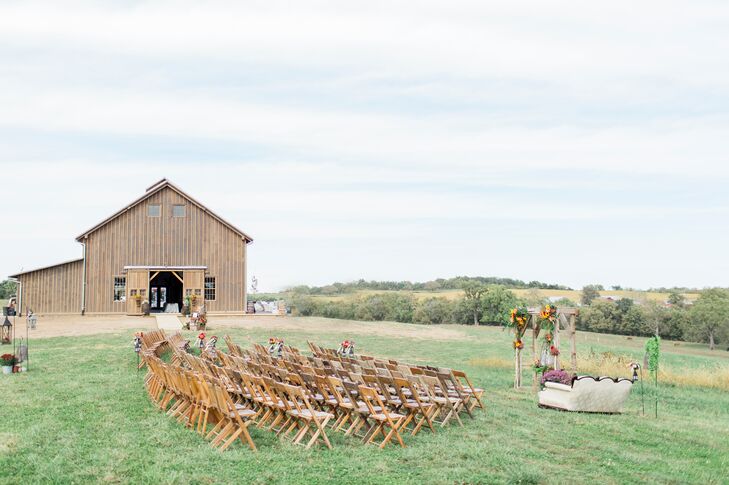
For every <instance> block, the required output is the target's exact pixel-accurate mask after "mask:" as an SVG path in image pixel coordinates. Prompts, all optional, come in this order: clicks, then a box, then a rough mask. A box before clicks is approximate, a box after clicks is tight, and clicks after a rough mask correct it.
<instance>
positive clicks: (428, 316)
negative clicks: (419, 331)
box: [413, 298, 453, 325]
mask: <svg viewBox="0 0 729 485" xmlns="http://www.w3.org/2000/svg"><path fill="white" fill-rule="evenodd" d="M452 314H453V311H452V308H451V304H450V302H449V301H448V300H446V299H445V298H427V299H425V300H422V301H419V302H418V304H417V306H416V307H415V311H414V312H413V323H420V324H426V325H436V324H439V323H446V322H447V321H448V320H449V319H450V318H451V316H452Z"/></svg>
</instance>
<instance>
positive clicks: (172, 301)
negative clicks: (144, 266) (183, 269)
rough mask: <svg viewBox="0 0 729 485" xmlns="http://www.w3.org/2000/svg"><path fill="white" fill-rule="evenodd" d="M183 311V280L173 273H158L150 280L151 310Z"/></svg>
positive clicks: (159, 311)
mask: <svg viewBox="0 0 729 485" xmlns="http://www.w3.org/2000/svg"><path fill="white" fill-rule="evenodd" d="M181 309H182V278H181V277H180V276H179V274H178V273H176V272H173V271H158V272H156V273H153V276H152V278H151V279H150V280H149V310H150V312H152V313H162V312H168V313H169V312H172V313H179V312H180V310H181Z"/></svg>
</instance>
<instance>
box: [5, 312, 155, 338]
mask: <svg viewBox="0 0 729 485" xmlns="http://www.w3.org/2000/svg"><path fill="white" fill-rule="evenodd" d="M15 325H16V327H15V335H16V337H25V317H17V318H16V321H15ZM155 328H157V321H156V320H155V319H154V317H130V316H126V315H103V316H94V315H84V316H81V315H58V316H55V315H54V316H50V315H48V316H46V315H38V324H37V326H36V328H35V329H31V330H29V333H30V338H46V337H77V336H80V335H94V334H97V333H118V332H133V331H135V330H150V329H155Z"/></svg>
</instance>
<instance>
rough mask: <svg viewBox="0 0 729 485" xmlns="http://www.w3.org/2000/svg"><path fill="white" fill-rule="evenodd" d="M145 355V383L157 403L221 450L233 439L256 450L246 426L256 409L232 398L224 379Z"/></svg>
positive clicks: (253, 416)
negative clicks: (147, 369)
mask: <svg viewBox="0 0 729 485" xmlns="http://www.w3.org/2000/svg"><path fill="white" fill-rule="evenodd" d="M145 359H146V360H147V366H148V368H149V373H148V376H150V378H149V379H148V380H146V381H145V387H146V388H147V391H148V393H149V396H150V398H151V399H152V401H153V402H155V404H156V405H157V407H159V408H160V409H161V410H163V411H165V412H166V413H167V414H168V415H169V416H171V417H174V418H176V419H177V421H178V422H180V423H184V424H185V425H186V426H187V427H189V428H194V429H195V430H196V431H197V433H199V434H200V435H202V436H204V437H205V438H207V439H209V440H210V444H211V446H213V447H215V448H218V449H220V450H221V451H224V450H226V449H227V448H228V447H230V446H231V445H232V444H233V443H234V442H235V441H236V440H237V439H240V440H241V441H242V442H243V443H244V444H246V445H247V446H249V447H250V448H251V449H252V450H254V451H255V450H256V445H255V443H254V442H253V439H252V438H251V436H250V434H249V432H248V426H249V424H251V423H252V422H253V420H254V419H255V417H256V416H257V414H258V413H257V412H256V411H255V410H253V409H251V408H249V407H246V406H244V405H241V404H240V403H237V402H235V401H234V400H233V399H232V397H231V395H230V393H229V392H228V390H227V388H226V386H225V383H224V382H222V381H221V380H220V379H217V378H215V377H214V376H212V375H210V374H201V373H199V372H193V371H192V370H188V369H185V368H183V367H180V366H175V365H171V364H166V363H164V362H162V360H160V359H159V358H158V357H156V356H155V355H154V353H153V352H149V353H147V354H146V355H145ZM210 426H212V429H209V427H210Z"/></svg>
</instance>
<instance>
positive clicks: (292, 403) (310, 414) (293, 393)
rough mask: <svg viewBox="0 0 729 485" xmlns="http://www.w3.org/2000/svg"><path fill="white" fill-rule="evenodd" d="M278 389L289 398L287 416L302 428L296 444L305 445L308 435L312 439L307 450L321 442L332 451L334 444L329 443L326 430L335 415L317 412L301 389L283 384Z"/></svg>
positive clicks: (307, 444)
mask: <svg viewBox="0 0 729 485" xmlns="http://www.w3.org/2000/svg"><path fill="white" fill-rule="evenodd" d="M278 387H279V388H280V389H281V390H282V391H283V393H284V394H285V396H286V397H287V398H288V400H287V402H286V404H287V408H288V409H287V410H286V414H288V415H289V416H291V417H292V418H293V419H294V420H295V421H296V424H298V425H299V426H300V430H299V432H298V433H297V434H296V435H295V436H294V444H297V445H298V444H303V443H302V440H303V439H304V438H305V437H306V436H307V435H310V436H311V438H310V439H309V441H308V442H307V443H306V445H305V448H306V449H307V450H308V449H309V448H311V447H312V446H314V445H315V444H316V443H317V442H318V441H319V440H321V441H322V442H323V443H324V444H325V445H326V447H327V448H329V449H331V448H332V444H331V443H330V442H329V437H328V436H327V434H326V431H325V429H324V428H325V427H326V425H327V423H328V422H329V420H330V419H331V418H333V417H334V415H333V414H331V413H328V412H326V411H317V410H316V409H314V407H313V406H312V405H311V401H310V400H309V398H308V396H307V395H306V392H305V391H304V389H302V388H301V387H298V386H291V385H288V384H282V383H279V384H278ZM287 432H288V431H287Z"/></svg>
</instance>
